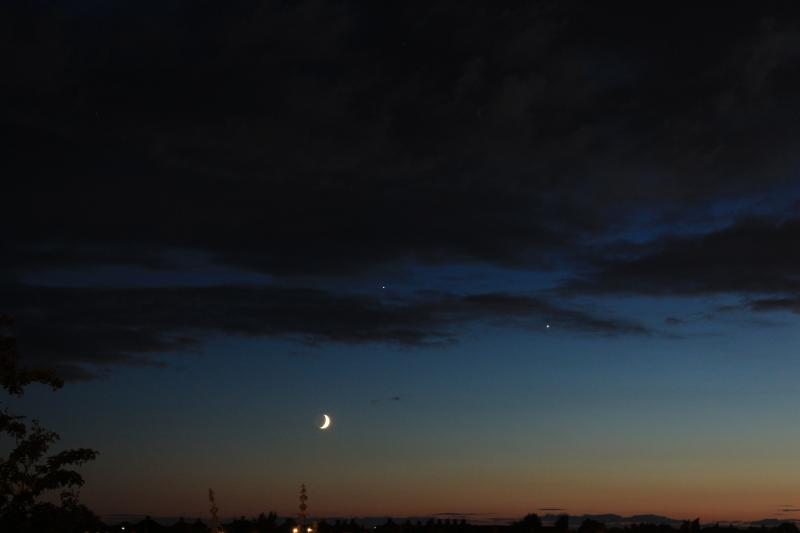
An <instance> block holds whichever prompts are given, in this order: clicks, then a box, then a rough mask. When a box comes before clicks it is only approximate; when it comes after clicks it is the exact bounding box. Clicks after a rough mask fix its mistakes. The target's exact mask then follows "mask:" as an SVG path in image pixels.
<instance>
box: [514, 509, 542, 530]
mask: <svg viewBox="0 0 800 533" xmlns="http://www.w3.org/2000/svg"><path fill="white" fill-rule="evenodd" d="M511 529H513V530H514V531H519V532H520V533H523V532H524V533H530V532H532V531H539V530H540V529H542V519H541V518H539V515H538V514H536V513H528V514H527V515H525V517H524V518H523V519H522V520H518V521H516V522H513V523H512V524H511Z"/></svg>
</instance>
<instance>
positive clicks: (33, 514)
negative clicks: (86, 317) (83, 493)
mask: <svg viewBox="0 0 800 533" xmlns="http://www.w3.org/2000/svg"><path fill="white" fill-rule="evenodd" d="M11 325H12V321H11V319H9V318H8V317H2V316H0V328H7V327H9V326H11ZM0 331H1V330H0ZM33 383H42V384H45V385H49V386H50V387H52V388H53V389H58V388H60V387H61V386H62V384H63V382H62V381H61V380H60V379H59V378H58V377H57V376H56V375H55V374H54V373H52V372H49V371H43V370H28V369H23V368H20V366H19V365H18V354H17V345H16V339H14V338H13V337H12V336H9V335H0V387H2V388H3V389H4V390H5V391H6V392H7V393H8V394H11V395H15V396H21V395H22V393H23V392H24V389H25V387H26V386H27V385H30V384H33ZM3 434H5V435H6V436H7V437H8V438H10V439H11V440H12V441H13V445H12V446H11V447H10V448H11V451H10V452H9V453H8V455H7V456H6V457H3V458H0V530H2V531H17V532H20V533H22V532H26V531H52V532H58V531H69V530H72V529H74V527H75V526H76V525H77V524H85V525H86V526H87V527H88V528H90V529H91V528H93V525H94V524H95V523H99V521H98V520H97V517H95V516H94V515H93V514H92V512H91V511H89V510H88V509H87V508H86V507H84V506H82V505H79V504H78V490H79V489H80V487H81V486H83V483H84V482H83V478H82V477H81V475H80V474H79V473H78V472H76V471H75V470H73V469H72V468H73V467H75V466H80V465H82V464H83V463H85V462H87V461H92V460H94V458H95V457H96V456H97V452H96V451H95V450H90V449H88V448H78V449H74V450H64V451H62V452H60V453H57V454H55V455H51V456H48V455H47V452H48V450H49V449H50V446H51V445H52V444H53V443H55V442H56V441H57V440H58V439H59V436H58V434H57V433H54V432H52V431H48V430H46V429H44V428H42V427H41V426H40V425H39V422H38V421H36V420H32V421H31V422H30V423H26V421H25V417H24V416H19V415H14V414H11V413H9V412H8V410H7V409H5V408H3V409H2V410H0V435H3ZM54 492H56V493H58V501H59V503H60V505H56V504H53V503H49V502H42V501H40V499H41V498H42V497H43V496H47V495H50V494H52V493H54Z"/></svg>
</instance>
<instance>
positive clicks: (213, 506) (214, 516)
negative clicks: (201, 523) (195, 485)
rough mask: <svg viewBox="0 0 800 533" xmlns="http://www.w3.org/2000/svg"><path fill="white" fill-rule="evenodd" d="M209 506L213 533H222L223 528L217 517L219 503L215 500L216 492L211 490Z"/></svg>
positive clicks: (209, 490) (209, 492)
mask: <svg viewBox="0 0 800 533" xmlns="http://www.w3.org/2000/svg"><path fill="white" fill-rule="evenodd" d="M208 504H209V507H210V509H209V510H210V512H211V533H221V532H222V528H221V527H219V517H218V516H217V513H218V512H219V507H217V502H216V501H215V500H214V491H213V490H211V489H208Z"/></svg>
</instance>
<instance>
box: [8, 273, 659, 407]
mask: <svg viewBox="0 0 800 533" xmlns="http://www.w3.org/2000/svg"><path fill="white" fill-rule="evenodd" d="M0 301H1V302H2V306H3V309H2V310H3V312H4V313H7V314H8V315H11V316H14V317H15V319H16V334H17V336H18V338H19V346H20V350H21V351H22V353H23V354H24V355H25V357H26V361H27V362H28V363H29V364H31V365H36V366H56V367H60V368H61V369H62V370H64V371H65V373H66V374H67V375H66V377H85V375H86V374H85V373H86V372H87V370H86V368H85V367H83V366H81V365H84V364H88V365H92V366H100V367H103V366H106V365H152V364H159V363H158V362H157V360H156V359H155V354H159V353H164V352H176V351H185V350H189V349H192V348H194V347H196V346H197V344H198V343H199V342H200V341H201V340H203V339H204V338H206V337H207V336H208V335H211V334H227V335H240V336H260V337H281V338H291V339H297V340H299V341H301V342H306V343H312V344H313V343H320V342H338V343H370V342H382V343H393V344H398V345H406V346H417V345H431V344H433V345H435V344H441V343H451V342H454V341H455V340H456V339H457V337H458V332H459V329H460V327H461V326H462V325H463V324H465V323H470V322H476V321H483V322H488V323H493V324H497V325H504V326H515V327H528V328H531V327H534V328H537V327H540V324H541V323H542V321H543V320H545V319H546V320H548V321H550V322H553V323H556V324H559V325H560V326H561V327H562V328H565V329H569V330H573V331H579V332H585V333H592V334H601V335H615V334H646V333H648V331H647V329H646V328H644V327H643V326H641V325H638V324H636V323H633V322H628V321H624V320H619V321H617V320H613V319H607V318H603V319H601V318H598V317H595V316H593V315H592V314H590V313H587V312H584V311H581V310H578V309H574V308H564V307H558V306H556V305H553V304H551V303H548V302H546V301H544V300H540V299H538V298H536V297H532V296H516V295H507V294H479V295H466V296H459V295H451V294H439V293H424V294H420V295H418V296H417V297H412V298H408V299H405V300H401V301H397V300H392V301H383V300H381V299H378V298H375V297H372V296H364V295H356V294H336V293H332V292H329V291H324V290H319V289H302V288H265V287H258V288H256V287H253V288H245V287H195V288H160V289H153V288H145V289H98V288H93V289H90V288H69V289H67V288H45V287H29V286H14V287H10V288H6V289H4V290H2V291H0ZM396 399H399V397H392V400H396Z"/></svg>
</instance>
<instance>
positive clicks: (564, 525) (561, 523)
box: [553, 514, 569, 532]
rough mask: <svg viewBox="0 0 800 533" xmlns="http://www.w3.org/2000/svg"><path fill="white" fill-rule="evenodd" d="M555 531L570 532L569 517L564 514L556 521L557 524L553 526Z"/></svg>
mask: <svg viewBox="0 0 800 533" xmlns="http://www.w3.org/2000/svg"><path fill="white" fill-rule="evenodd" d="M553 529H555V530H556V531H561V532H564V531H568V530H569V515H566V514H562V515H560V516H559V517H558V518H557V519H556V523H555V524H553Z"/></svg>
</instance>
